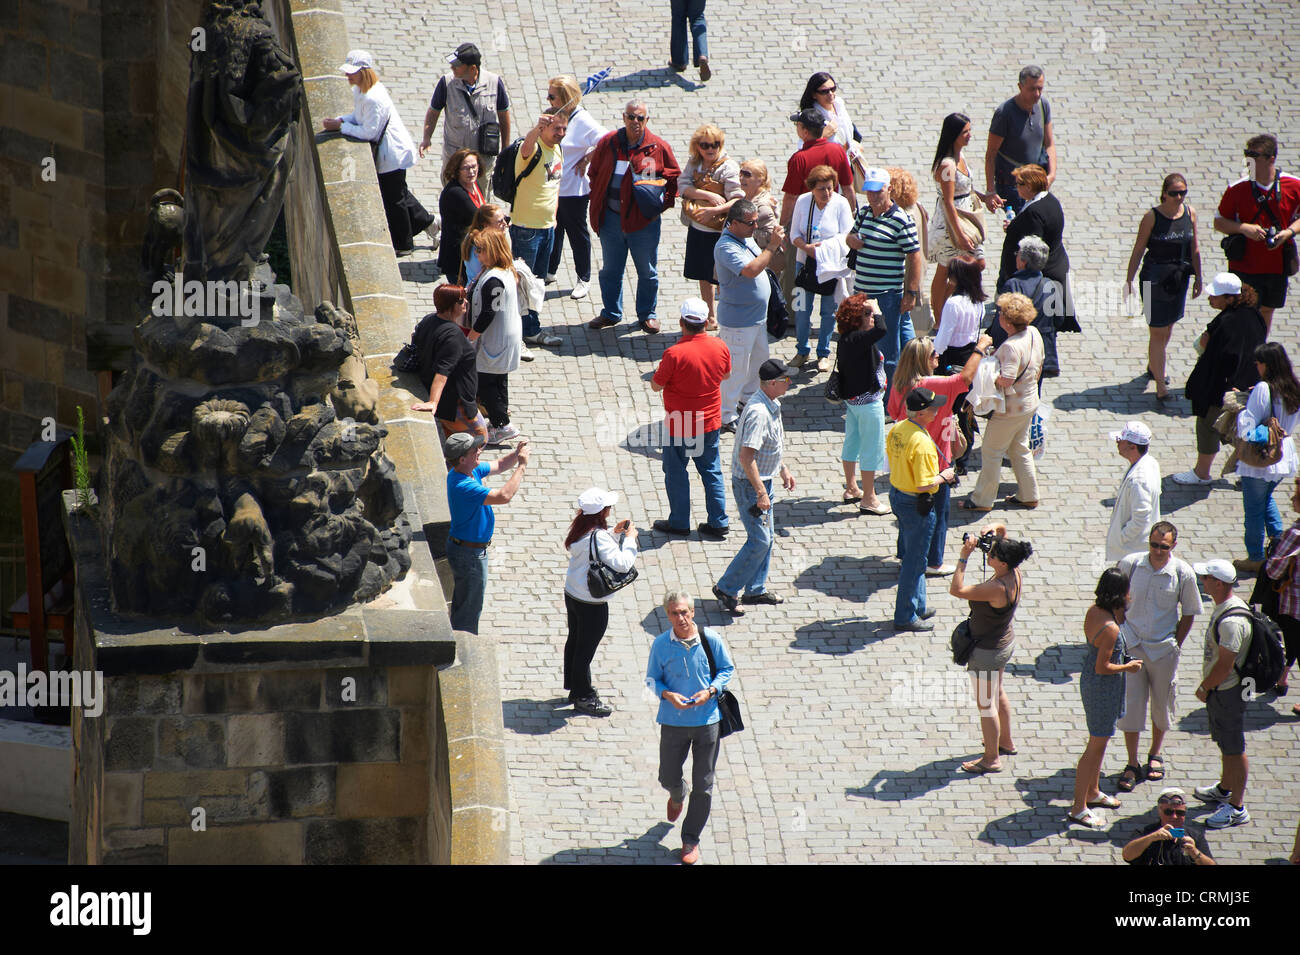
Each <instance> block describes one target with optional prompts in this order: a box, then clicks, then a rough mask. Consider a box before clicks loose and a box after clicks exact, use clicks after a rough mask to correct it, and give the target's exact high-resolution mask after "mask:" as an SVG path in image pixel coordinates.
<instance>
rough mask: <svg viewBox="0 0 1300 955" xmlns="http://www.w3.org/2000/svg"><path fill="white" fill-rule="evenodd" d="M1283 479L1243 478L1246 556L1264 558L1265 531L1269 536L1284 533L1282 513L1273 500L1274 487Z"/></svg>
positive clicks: (1242, 500)
mask: <svg viewBox="0 0 1300 955" xmlns="http://www.w3.org/2000/svg"><path fill="white" fill-rule="evenodd" d="M1281 483H1282V482H1281V481H1266V480H1264V478H1257V477H1242V478H1241V503H1242V507H1243V508H1244V509H1245V511H1246V556H1247V557H1248V558H1249V559H1251V560H1263V559H1264V532H1265V530H1267V531H1268V536H1269V537H1277V536H1278V535H1279V534H1281V533H1282V514H1281V512H1279V511H1278V509H1277V501H1275V500H1273V488H1275V487H1277V486H1278V485H1279V484H1281Z"/></svg>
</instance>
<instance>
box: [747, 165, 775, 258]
mask: <svg viewBox="0 0 1300 955" xmlns="http://www.w3.org/2000/svg"><path fill="white" fill-rule="evenodd" d="M739 175H740V189H741V192H742V193H743V194H744V197H745V198H746V199H748V200H749V201H750V202H752V203H753V204H754V205H755V206H757V207H758V225H757V226H755V227H754V241H755V242H756V243H757V244H758V247H759V248H760V249H765V248H767V243H768V242H769V241H771V238H772V229H773V228H774V227H775V226H776V225H778V224H779V223H780V221H781V216H780V211H779V210H780V203H778V202H777V201H776V197H775V196H774V195H772V177H771V175H770V174H769V173H768V171H767V163H765V162H763V160H761V159H746V160H745V161H744V162H742V163H741V164H740V173H739ZM784 265H785V257H784V256H776V257H774V258H773V259H772V264H771V265H769V266H768V268H770V269H771V270H772V271H773V272H780V271H781V269H782V267H783V266H784Z"/></svg>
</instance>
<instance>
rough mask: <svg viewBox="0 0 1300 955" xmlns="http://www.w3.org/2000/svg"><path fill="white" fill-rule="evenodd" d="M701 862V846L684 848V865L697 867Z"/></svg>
mask: <svg viewBox="0 0 1300 955" xmlns="http://www.w3.org/2000/svg"><path fill="white" fill-rule="evenodd" d="M699 861H700V847H699V844H698V843H697V844H695V845H693V846H682V865H695V863H697V862H699Z"/></svg>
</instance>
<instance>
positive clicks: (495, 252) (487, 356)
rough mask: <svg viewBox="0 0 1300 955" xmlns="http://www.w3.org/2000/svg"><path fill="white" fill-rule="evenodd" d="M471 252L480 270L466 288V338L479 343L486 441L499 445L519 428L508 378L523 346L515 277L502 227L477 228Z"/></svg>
mask: <svg viewBox="0 0 1300 955" xmlns="http://www.w3.org/2000/svg"><path fill="white" fill-rule="evenodd" d="M474 251H475V252H476V253H477V254H478V260H479V262H480V263H482V266H483V271H482V272H481V273H480V274H479V277H478V281H476V282H475V283H474V287H473V290H472V291H471V293H470V329H471V331H470V333H469V340H470V341H471V342H475V343H477V345H478V358H477V361H476V365H477V367H478V400H479V403H480V404H482V405H483V408H484V410H486V411H487V417H488V422H489V423H490V424H491V425H492V427H491V428H489V429H488V444H501V443H502V442H504V441H509V440H510V439H511V438H516V437H518V436H519V429H518V428H516V427H515V426H514V425H512V424H511V423H510V390H509V387H508V381H507V376H508V375H509V374H510V372H512V371H514V370H515V369H516V368H518V367H519V359H520V352H521V351H522V350H523V345H524V325H523V319H522V317H521V316H520V314H519V287H518V284H517V283H518V279H517V277H516V275H515V266H514V262H513V260H512V259H511V257H510V240H509V239H508V238H506V234H505V233H504V232H498V231H497V230H496V229H482V230H480V231H478V232H476V233H475V234H474Z"/></svg>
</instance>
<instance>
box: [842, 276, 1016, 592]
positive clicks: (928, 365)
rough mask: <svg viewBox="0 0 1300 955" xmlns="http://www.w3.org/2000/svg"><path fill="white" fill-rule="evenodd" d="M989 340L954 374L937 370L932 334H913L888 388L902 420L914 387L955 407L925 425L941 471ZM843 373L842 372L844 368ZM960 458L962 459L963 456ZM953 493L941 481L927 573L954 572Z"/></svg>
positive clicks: (892, 408) (893, 411) (892, 413)
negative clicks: (950, 557) (946, 558)
mask: <svg viewBox="0 0 1300 955" xmlns="http://www.w3.org/2000/svg"><path fill="white" fill-rule="evenodd" d="M949 301H952V300H951V299H949ZM989 342H990V339H989V337H988V336H987V335H981V336H980V338H979V340H978V341H976V342H975V343H974V347H972V349H971V353H970V355H969V356H968V357H967V358H966V364H964V365H962V366H961V370H960V371H958V372H957V373H956V374H955V375H940V374H937V371H938V368H939V357H938V355H936V354H935V351H934V344H933V343H932V342H931V341H930V339H929V338H913V339H912V340H911V341H910V342H908V343H907V344H906V345H904V346H903V353H902V354H901V355H899V356H898V368H897V369H896V370H895V371H894V386H893V387H892V388H891V389H890V390H889V407H888V409H887V410H888V411H889V417H890V418H892V419H894V420H895V421H902V420H903V419H904V418H906V417H907V404H906V402H907V394H908V392H909V391H911V390H912V389H913V388H929V389H930V390H931V391H933V392H934V393H935V394H936V395H943V396H944V397H946V398H947V399H948V401H947V403H946V404H945V405H944V407H945V408H952V409H954V410H953V413H952V414H948V415H944V414H942V413H940V414H938V415H936V416H935V418H934V420H933V421H931V422H930V423H929V424H928V425H927V426H926V429H925V430H926V431H927V432H928V433H929V435H930V438H931V440H933V441H934V446H935V447H936V448H937V449H938V451H939V469H940V470H941V471H942V470H944V469H945V468H948V467H951V466H953V447H952V443H953V436H954V435H955V434H956V433H957V429H958V427H959V426H958V425H955V424H954V423H953V415H955V414H957V413H958V411H959V410H960V409H958V407H957V405H958V403H959V402H961V399H962V396H963V395H965V394H966V392H968V391H970V385H971V382H972V381H974V380H975V371H976V369H978V368H979V366H980V359H981V358H983V357H984V349H986V348H988V347H989ZM841 374H843V369H842V368H841ZM963 433H964V432H963ZM968 450H969V449H968ZM958 459H959V460H960V456H958ZM951 497H952V487H951V485H949V484H947V483H945V482H943V481H940V482H939V490H937V491H935V492H934V511H935V522H934V537H932V538H931V539H930V548H929V551H928V552H927V556H926V561H925V575H926V576H927V577H946V576H948V575H949V574H951V573H952V566H951V565H949V564H945V563H944V562H943V555H944V551H945V547H946V542H947V539H948V513H949V505H950V500H951Z"/></svg>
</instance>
